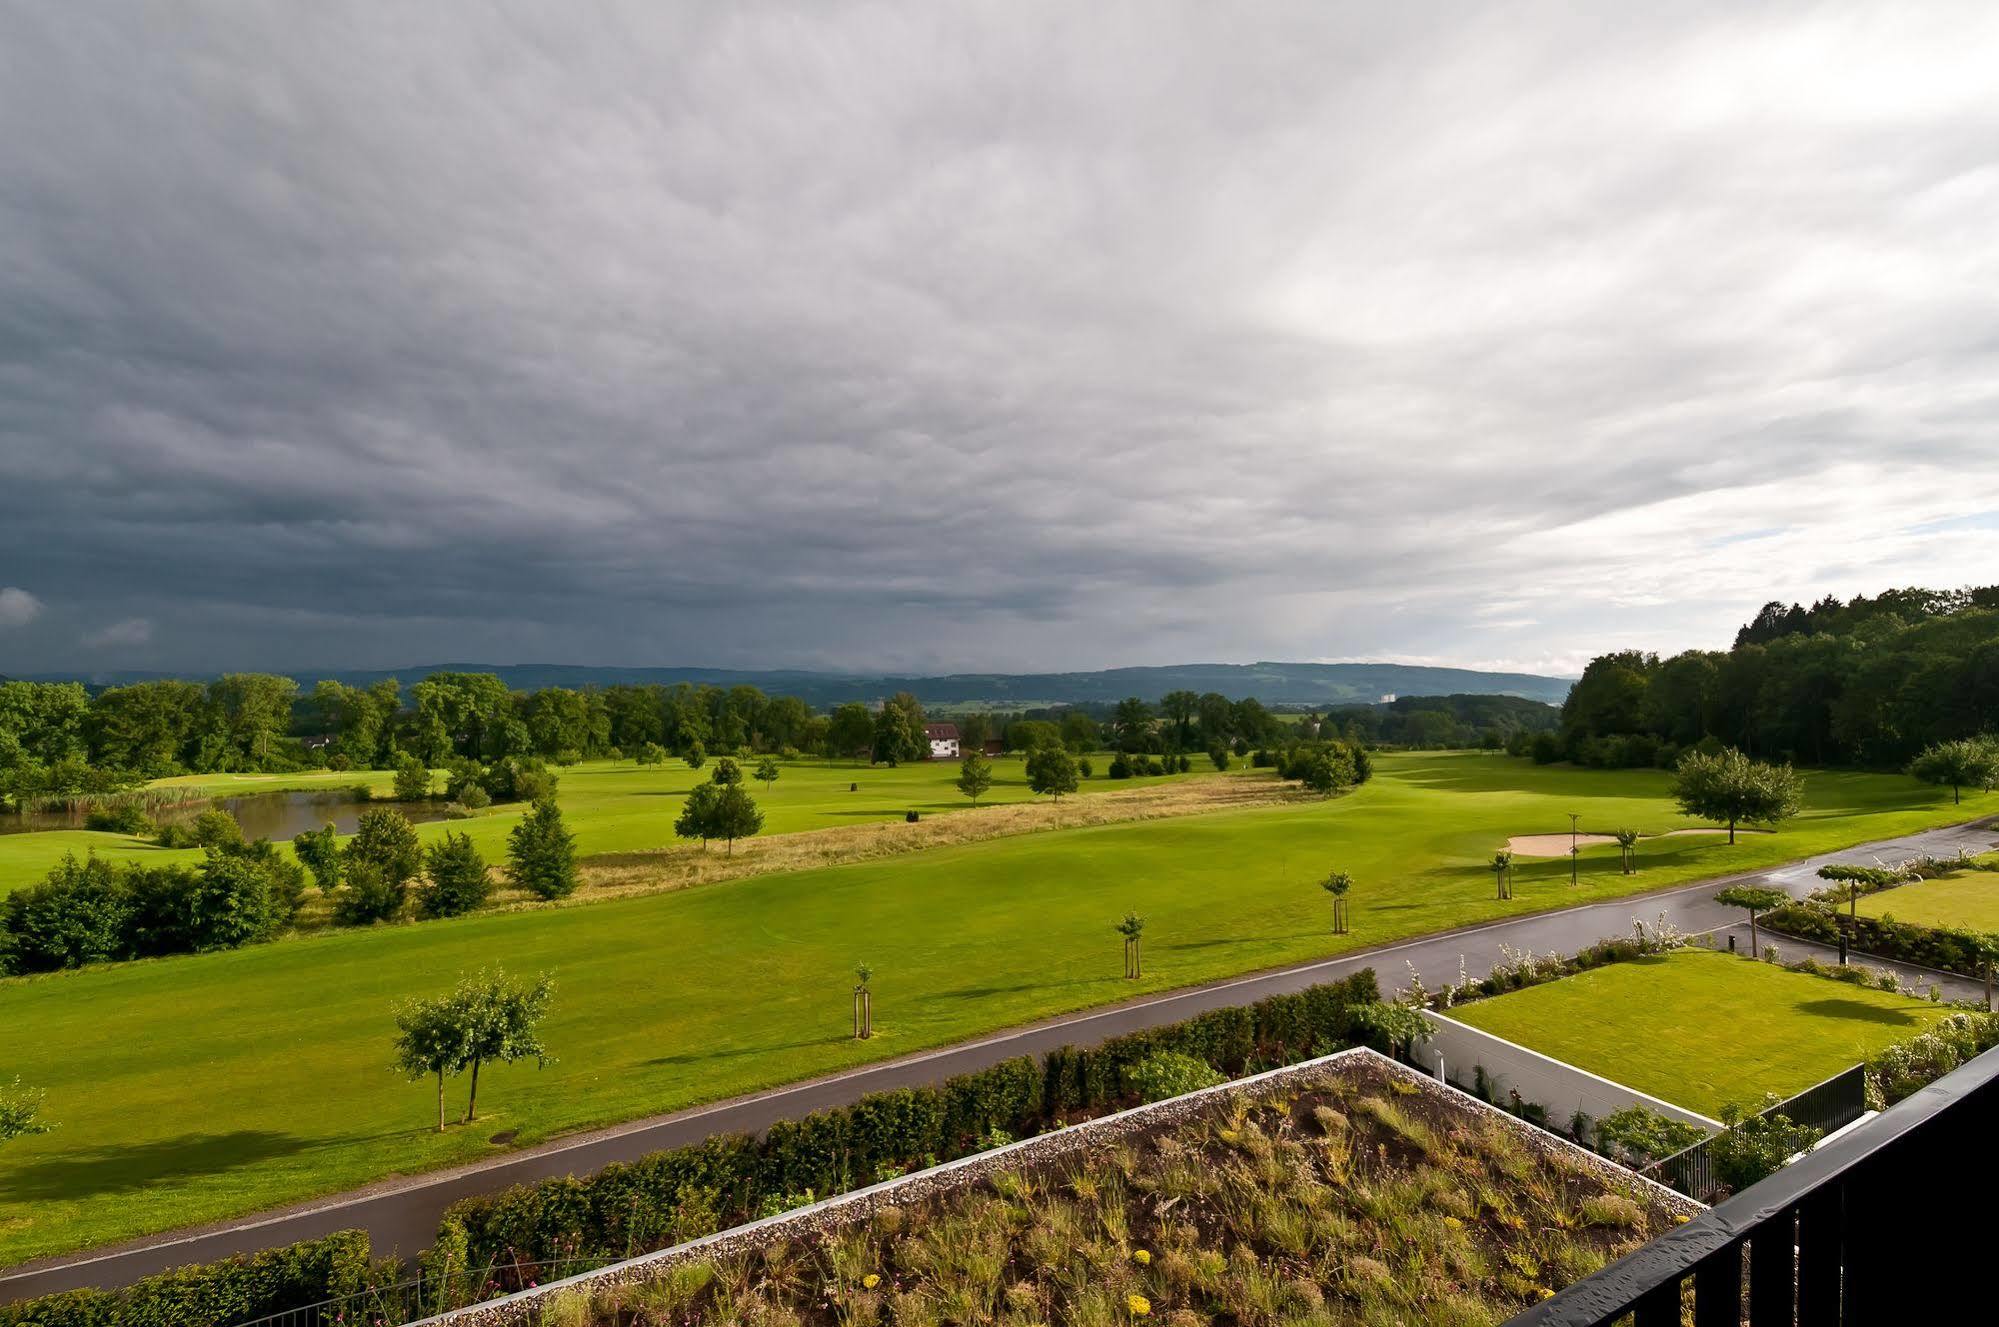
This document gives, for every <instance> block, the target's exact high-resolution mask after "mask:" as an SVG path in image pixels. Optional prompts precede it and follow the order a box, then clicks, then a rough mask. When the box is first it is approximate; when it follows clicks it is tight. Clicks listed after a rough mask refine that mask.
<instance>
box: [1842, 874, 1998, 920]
mask: <svg viewBox="0 0 1999 1327" xmlns="http://www.w3.org/2000/svg"><path fill="white" fill-rule="evenodd" d="M1858 911H1859V912H1860V913H1861V914H1862V915H1864V916H1868V917H1892V918H1893V919H1894V920H1896V921H1898V922H1907V923H1909V924H1911V925H1914V926H1954V927H1956V928H1958V929H1959V930H1964V931H1999V872H1994V871H1960V872H1958V873H1956V874H1954V875H1947V876H1940V877H1938V878H1937V879H1934V880H1917V881H1914V882H1913V883H1910V884H1906V885H1897V886H1895V888H1893V889H1884V890H1882V891H1881V892H1880V893H1878V894H1863V895H1861V897H1860V901H1859V905H1858Z"/></svg>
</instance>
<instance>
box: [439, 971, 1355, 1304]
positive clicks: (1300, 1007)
mask: <svg viewBox="0 0 1999 1327" xmlns="http://www.w3.org/2000/svg"><path fill="white" fill-rule="evenodd" d="M1379 998H1380V992H1379V988H1378V987H1377V986H1376V984H1375V978H1374V972H1373V970H1372V969H1369V970H1365V971H1362V972H1358V973H1355V974H1354V975H1353V976H1351V977H1348V978H1346V979H1345V980H1343V981H1340V982H1335V983H1331V984H1327V985H1321V986H1314V987H1312V988H1310V989H1308V990H1305V991H1302V992H1300V993H1298V994H1296V995H1280V996H1273V997H1271V998H1269V999H1266V1000H1261V1001H1259V1002H1257V1003H1256V1004H1254V1005H1249V1006H1247V1007H1237V1008H1230V1009H1219V1010H1216V1011H1214V1012H1212V1013H1207V1014H1202V1015H1200V1016H1198V1017H1196V1018H1192V1019H1189V1020H1187V1021H1185V1022H1182V1023H1177V1024H1174V1025H1172V1026H1170V1027H1164V1028H1157V1029H1153V1030H1151V1031H1147V1032H1138V1033H1133V1034H1131V1035H1130V1036H1125V1037H1119V1038H1116V1039H1114V1040H1112V1041H1108V1042H1105V1043H1104V1044H1102V1045H1100V1046H1096V1047H1076V1046H1066V1047H1061V1048H1059V1049H1057V1050H1054V1051H1051V1052H1049V1053H1048V1054H1047V1055H1046V1056H1044V1057H1042V1059H1040V1060H1039V1061H1036V1060H1034V1059H1031V1058H1026V1057H1023V1058H1020V1059H1014V1060H1008V1061H1006V1062H1005V1063H1003V1064H998V1065H995V1066H993V1067H992V1068H990V1069H985V1070H981V1071H979V1072H977V1073H972V1074H964V1075H961V1076H959V1077H956V1078H951V1079H948V1080H946V1081H945V1082H943V1083H940V1084H938V1085H936V1086H934V1087H922V1088H912V1089H903V1090H898V1091H893V1092H876V1093H870V1094H869V1095H867V1096H864V1097H862V1098H861V1099H860V1100H858V1101H856V1102H855V1103H854V1104H853V1105H851V1106H846V1107H842V1108H839V1109H836V1110H828V1111H820V1112H817V1113H815V1114H812V1115H808V1116H806V1117H804V1118H803V1119H799V1120H787V1121H783V1122H780V1123H778V1124H776V1125H773V1126H772V1127H771V1129H770V1131H769V1132H768V1133H766V1134H765V1135H764V1136H763V1137H762V1138H750V1137H747V1136H743V1135H727V1136H720V1137H715V1138H710V1139H708V1140H707V1141H706V1142H703V1143H700V1144H697V1145H695V1146H691V1147H684V1148H679V1149H676V1150H673V1151H668V1152H658V1153H654V1154H653V1155H651V1156H648V1157H644V1158H641V1159H640V1160H638V1161H634V1162H630V1163H620V1164H613V1165H610V1166H606V1167H605V1168H604V1169H603V1170H601V1171H599V1172H598V1173H596V1174H595V1175H592V1176H587V1177H583V1178H577V1177H573V1176H571V1177H565V1178H561V1179H551V1180H543V1181H540V1182H538V1183H534V1184H523V1185H517V1186H515V1187H514V1188H511V1189H508V1190H505V1191H504V1192H501V1193H497V1194H490V1195H482V1196H479V1197H475V1198H468V1199H464V1200H462V1201H460V1202H458V1203H455V1204H453V1205H452V1207H451V1208H450V1209H449V1211H447V1212H446V1214H445V1217H444V1220H443V1223H442V1225H441V1227H440V1229H439V1231H438V1237H437V1243H436V1245H435V1247H434V1248H433V1249H432V1250H431V1252H430V1253H429V1254H427V1255H425V1258H426V1267H427V1269H428V1271H429V1272H430V1274H432V1275H434V1276H437V1277H440V1278H442V1279H443V1282H444V1283H446V1284H451V1285H452V1286H453V1291H454V1294H455V1295H456V1296H457V1297H458V1298H459V1300H460V1302H464V1300H466V1299H469V1298H475V1297H477V1295H478V1294H479V1293H481V1292H483V1291H484V1290H486V1289H489V1288H491V1287H490V1285H489V1282H493V1281H495V1280H497V1281H498V1283H499V1284H500V1285H502V1286H507V1287H511V1286H512V1284H513V1282H514V1281H515V1280H525V1279H526V1276H525V1275H524V1274H522V1273H519V1272H508V1271H506V1270H504V1269H509V1268H513V1267H516V1266H517V1265H523V1264H537V1265H544V1264H548V1263H561V1262H565V1261H571V1260H577V1261H581V1260H607V1259H616V1258H625V1257H631V1256H633V1255H636V1254H639V1253H643V1252H647V1251H649V1250H652V1249H657V1248H665V1247H667V1246H669V1245H672V1244H675V1243H678V1242H680V1241H683V1240H687V1239H692V1238H696V1237H698V1236H701V1235H705V1234H709V1233H711V1232H713V1231H716V1230H723V1229H727V1228H728V1227H730V1226H734V1225H739V1224H741V1223H742V1222H745V1221H749V1220H753V1219H755V1218H756V1217H757V1216H759V1215H762V1214H764V1213H766V1212H771V1211H778V1210H782V1209H783V1208H785V1207H789V1206H793V1205H796V1204H798V1203H802V1202H804V1201H808V1200H809V1199H808V1195H815V1196H825V1195H827V1194H831V1193H837V1192H841V1191H843V1190H846V1189H850V1188H855V1187H858V1186H861V1185H866V1184H872V1183H875V1182H877V1181H878V1180H880V1179H883V1178H886V1177H888V1176H891V1175H894V1174H898V1173H901V1172H903V1171H906V1170H912V1169H916V1168H919V1167H922V1166H926V1165H932V1164H935V1163H936V1162H938V1161H941V1160H948V1159H950V1158H953V1157H958V1156H965V1155H969V1154H971V1153H973V1152H977V1151H980V1150H982V1149H983V1148H984V1147H986V1146H989V1145H991V1141H992V1138H993V1135H994V1134H995V1133H1000V1134H1004V1135H1007V1136H1008V1137H1018V1136H1025V1135H1028V1134H1033V1133H1038V1132H1040V1131H1042V1130H1044V1129H1047V1128H1049V1127H1052V1126H1055V1125H1058V1124H1061V1123H1064V1122H1066V1121H1068V1120H1069V1119H1072V1118H1075V1117H1078V1116H1081V1115H1083V1114H1087V1113H1091V1112H1101V1111H1102V1110H1103V1109H1104V1108H1106V1107H1109V1106H1115V1105H1122V1104H1125V1103H1126V1102H1127V1101H1129V1100H1130V1099H1131V1095H1132V1094H1131V1090H1130V1085H1129V1083H1128V1081H1127V1074H1128V1072H1129V1070H1130V1069H1131V1068H1132V1067H1134V1066H1136V1065H1137V1064H1139V1063H1141V1062H1143V1061H1144V1060H1146V1059H1147V1058H1149V1057H1150V1056H1152V1055H1154V1054H1156V1053H1158V1052H1160V1051H1177V1052H1180V1053H1182V1054H1186V1055H1190V1056H1193V1057H1195V1058H1197V1059H1200V1060H1202V1061H1204V1062H1206V1063H1207V1064H1209V1065H1211V1066H1212V1067H1214V1068H1215V1069H1217V1070H1220V1071H1222V1072H1224V1073H1227V1074H1229V1075H1231V1076H1234V1075H1238V1074H1241V1073H1243V1072H1244V1071H1247V1070H1253V1069H1256V1068H1260V1067H1265V1066H1275V1065H1280V1064H1288V1063H1293V1062H1296V1061H1298V1060H1303V1059H1308V1058H1310V1057H1312V1056H1314V1055H1318V1054H1324V1053H1327V1052H1329V1051H1333V1050H1340V1049H1344V1048H1346V1047H1348V1046H1352V1045H1356V1044H1359V1043H1360V1042H1361V1041H1362V1040H1364V1039H1365V1037H1366V1032H1365V1028H1364V1026H1363V1023H1362V1021H1361V1017H1360V1011H1361V1010H1362V1009H1364V1008H1366V1007H1367V1006H1370V1005H1373V1004H1375V1003H1377V1002H1378V1001H1379ZM550 1274H559V1273H556V1272H553V1271H551V1273H550Z"/></svg>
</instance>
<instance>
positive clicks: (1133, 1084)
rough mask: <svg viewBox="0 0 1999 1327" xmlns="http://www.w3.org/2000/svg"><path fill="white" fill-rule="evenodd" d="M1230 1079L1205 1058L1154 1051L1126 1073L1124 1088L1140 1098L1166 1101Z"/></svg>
mask: <svg viewBox="0 0 1999 1327" xmlns="http://www.w3.org/2000/svg"><path fill="white" fill-rule="evenodd" d="M1227 1081H1228V1080H1227V1079H1226V1078H1224V1077H1223V1076H1222V1075H1221V1074H1219V1073H1217V1072H1216V1071H1215V1070H1214V1069H1213V1068H1212V1067H1211V1066H1210V1065H1209V1064H1208V1062H1207V1061H1206V1060H1197V1059H1195V1058H1194V1057H1193V1056H1191V1055H1188V1054H1185V1053H1184V1052H1181V1051H1155V1052H1153V1053H1152V1054H1151V1055H1148V1056H1146V1057H1145V1058H1144V1059H1143V1060H1140V1061H1139V1062H1138V1063H1137V1064H1134V1065H1130V1066H1128V1067H1127V1068H1126V1069H1125V1073H1124V1089H1125V1091H1126V1092H1127V1093H1129V1094H1130V1095H1132V1096H1135V1097H1137V1098H1138V1099H1139V1100H1140V1101H1164V1100H1166V1099H1167V1098H1168V1097H1180V1096H1185V1095H1186V1094H1187V1093H1189V1092H1198V1091H1199V1090H1200V1089H1202V1088H1204V1087H1213V1086H1214V1085H1215V1084H1217V1083H1224V1082H1227Z"/></svg>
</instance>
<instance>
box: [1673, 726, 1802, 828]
mask: <svg viewBox="0 0 1999 1327" xmlns="http://www.w3.org/2000/svg"><path fill="white" fill-rule="evenodd" d="M1673 797H1674V799H1675V800H1677V801H1678V802H1679V804H1680V810H1681V812H1682V813H1683V814H1685V815H1690V816H1698V817H1700V818H1701V819H1703V820H1720V821H1724V822H1726V823H1727V825H1728V841H1729V842H1730V843H1734V842H1735V827H1736V826H1737V825H1738V824H1742V823H1747V824H1768V825H1774V824H1778V823H1780V822H1782V821H1785V820H1789V819H1790V818H1791V817H1792V816H1794V815H1796V814H1797V813H1798V808H1799V805H1800V802H1801V798H1802V785H1801V782H1800V780H1799V778H1798V775H1797V771H1795V770H1793V769H1792V768H1791V767H1790V766H1789V765H1768V764H1765V763H1763V762H1762V761H1759V760H1751V759H1750V758H1749V757H1748V756H1745V755H1743V754H1742V753H1741V752H1740V751H1736V750H1732V749H1731V750H1727V751H1722V752H1719V753H1717V754H1715V755H1708V754H1706V753H1704V752H1698V751H1696V752H1693V753H1691V754H1690V755H1688V756H1686V757H1684V758H1683V759H1682V760H1681V761H1680V767H1679V770H1678V772H1677V774H1676V775H1675V776H1674V779H1673Z"/></svg>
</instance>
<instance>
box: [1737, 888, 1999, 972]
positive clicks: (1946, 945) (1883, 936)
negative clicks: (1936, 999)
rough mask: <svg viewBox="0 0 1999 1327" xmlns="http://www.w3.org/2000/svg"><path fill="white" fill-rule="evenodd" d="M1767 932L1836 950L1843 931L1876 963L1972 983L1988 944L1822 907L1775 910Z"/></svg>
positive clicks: (1765, 919)
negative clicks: (1938, 973) (1917, 966)
mask: <svg viewBox="0 0 1999 1327" xmlns="http://www.w3.org/2000/svg"><path fill="white" fill-rule="evenodd" d="M1760 920H1761V922H1762V925H1763V926H1764V928H1765V929H1766V930H1771V931H1777V932H1779V933H1781V934H1784V935H1791V936H1796V937H1797V938H1798V939H1800V940H1816V941H1818V942H1819V943H1820V944H1826V945H1836V944H1838V943H1839V934H1840V930H1841V929H1842V928H1845V929H1846V931H1847V935H1848V941H1847V942H1848V943H1849V944H1850V945H1851V946H1852V947H1853V948H1855V949H1857V950H1860V951H1862V952H1863V953H1868V954H1873V955H1874V956H1876V957H1877V958H1890V959H1895V960H1897V961H1898V962H1902V963H1916V964H1920V965H1921V966H1923V967H1926V968H1937V969H1939V970H1941V971H1944V972H1955V973H1957V974H1958V975H1959V976H1962V977H1970V978H1972V979H1973V980H1977V979H1979V978H1982V977H1983V976H1984V975H1985V968H1984V959H1983V958H1982V957H1981V955H1982V954H1983V952H1984V947H1985V945H1986V943H1987V940H1986V938H1985V937H1984V936H1981V935H1978V934H1977V933H1975V932H1972V931H1965V930H1959V929H1957V928H1955V927H1950V926H1916V925H1912V924H1911V923H1909V922H1898V921H1896V920H1895V919H1894V918H1893V917H1850V916H1848V915H1847V914H1846V913H1845V912H1843V911H1838V910H1836V909H1835V908H1834V907H1831V906H1828V905H1826V904H1823V903H1791V904H1786V905H1785V906H1784V907H1781V908H1773V909H1771V910H1770V911H1769V912H1767V913H1764V914H1763V916H1762V918H1761V919H1760Z"/></svg>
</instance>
